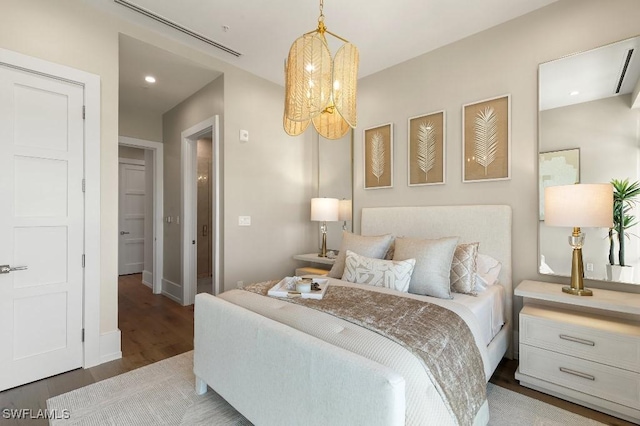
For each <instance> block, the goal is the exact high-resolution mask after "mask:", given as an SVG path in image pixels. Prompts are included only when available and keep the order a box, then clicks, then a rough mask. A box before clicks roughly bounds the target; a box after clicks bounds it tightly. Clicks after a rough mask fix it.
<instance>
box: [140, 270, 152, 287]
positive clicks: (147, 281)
mask: <svg viewBox="0 0 640 426" xmlns="http://www.w3.org/2000/svg"><path fill="white" fill-rule="evenodd" d="M142 284H144V285H146V286H147V287H149V288H153V273H152V272H149V271H142Z"/></svg>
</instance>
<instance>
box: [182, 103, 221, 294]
mask: <svg viewBox="0 0 640 426" xmlns="http://www.w3.org/2000/svg"><path fill="white" fill-rule="evenodd" d="M219 123H220V118H219V116H217V115H216V116H213V117H211V118H208V119H207V120H204V121H202V122H200V123H198V124H196V125H194V126H192V127H190V128H188V129H186V130H184V131H183V132H182V133H181V140H182V147H181V148H182V150H181V154H182V164H181V165H182V173H181V176H182V222H181V223H182V229H181V231H182V244H181V251H182V289H183V293H182V300H181V303H182V304H183V305H185V306H186V305H192V304H193V303H194V301H195V297H196V291H197V278H196V257H197V253H196V246H195V244H194V243H193V242H194V241H195V240H196V234H197V229H196V228H197V209H196V199H197V193H196V191H197V184H196V172H197V170H196V168H197V167H196V164H197V163H196V161H197V159H196V154H197V151H196V148H197V142H198V138H200V137H202V136H203V135H204V134H207V133H209V132H211V137H212V147H211V148H212V149H211V157H212V158H211V168H212V170H211V176H212V179H213V185H212V189H211V190H212V192H213V194H212V197H211V199H212V200H213V201H212V202H213V206H212V212H213V225H212V226H213V230H212V231H213V232H212V236H211V237H212V242H213V256H212V262H213V265H211V266H212V270H213V293H214V295H217V294H219V293H220V277H221V271H220V267H221V266H220V264H221V262H220V257H221V237H222V233H221V226H222V225H221V213H220V212H221V208H222V206H221V200H222V198H221V196H220V194H221V187H222V177H221V176H222V175H221V158H220V124H219Z"/></svg>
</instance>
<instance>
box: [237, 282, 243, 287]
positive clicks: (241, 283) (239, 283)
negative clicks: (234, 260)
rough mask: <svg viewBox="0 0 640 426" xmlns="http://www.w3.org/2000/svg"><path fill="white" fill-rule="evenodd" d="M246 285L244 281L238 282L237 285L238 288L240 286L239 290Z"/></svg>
mask: <svg viewBox="0 0 640 426" xmlns="http://www.w3.org/2000/svg"><path fill="white" fill-rule="evenodd" d="M243 285H244V281H238V282H237V283H236V286H238V288H241V287H242V286H243Z"/></svg>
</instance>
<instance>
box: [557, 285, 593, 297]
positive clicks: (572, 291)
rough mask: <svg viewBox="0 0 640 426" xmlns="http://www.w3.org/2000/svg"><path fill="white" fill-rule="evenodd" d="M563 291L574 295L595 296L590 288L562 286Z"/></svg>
mask: <svg viewBox="0 0 640 426" xmlns="http://www.w3.org/2000/svg"><path fill="white" fill-rule="evenodd" d="M562 292H563V293H569V294H573V295H574V296H593V292H592V291H591V290H589V289H588V288H573V287H569V286H566V287H562Z"/></svg>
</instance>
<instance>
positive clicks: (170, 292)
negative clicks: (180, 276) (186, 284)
mask: <svg viewBox="0 0 640 426" xmlns="http://www.w3.org/2000/svg"><path fill="white" fill-rule="evenodd" d="M174 292H175V293H177V294H178V296H176V295H175V294H174ZM162 295H163V296H167V297H168V298H169V299H171V300H173V301H174V302H177V303H180V304H182V299H181V297H180V296H182V286H181V285H180V284H176V283H174V282H173V281H169V280H167V279H164V278H163V279H162Z"/></svg>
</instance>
